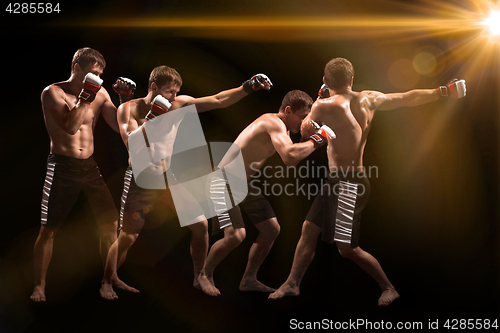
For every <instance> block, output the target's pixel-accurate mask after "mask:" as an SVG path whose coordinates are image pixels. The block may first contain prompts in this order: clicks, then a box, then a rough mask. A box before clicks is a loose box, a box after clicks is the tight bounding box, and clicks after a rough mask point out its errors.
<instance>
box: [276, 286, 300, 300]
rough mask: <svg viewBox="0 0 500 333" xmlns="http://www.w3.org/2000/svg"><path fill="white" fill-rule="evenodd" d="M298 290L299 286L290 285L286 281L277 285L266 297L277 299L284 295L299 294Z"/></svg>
mask: <svg viewBox="0 0 500 333" xmlns="http://www.w3.org/2000/svg"><path fill="white" fill-rule="evenodd" d="M299 295H300V290H299V287H296V286H292V285H290V284H287V283H286V282H285V283H284V284H282V285H281V287H279V289H278V290H276V291H275V292H274V293H272V294H271V295H269V297H268V299H279V298H283V297H285V296H299Z"/></svg>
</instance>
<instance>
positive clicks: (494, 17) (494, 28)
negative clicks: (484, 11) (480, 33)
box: [484, 11, 500, 35]
mask: <svg viewBox="0 0 500 333" xmlns="http://www.w3.org/2000/svg"><path fill="white" fill-rule="evenodd" d="M484 23H485V25H486V26H487V27H488V28H489V29H490V31H491V33H492V34H493V35H500V11H494V12H492V13H491V15H490V17H488V18H487V19H486V20H484Z"/></svg>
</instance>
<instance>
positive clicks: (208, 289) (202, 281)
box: [193, 274, 220, 296]
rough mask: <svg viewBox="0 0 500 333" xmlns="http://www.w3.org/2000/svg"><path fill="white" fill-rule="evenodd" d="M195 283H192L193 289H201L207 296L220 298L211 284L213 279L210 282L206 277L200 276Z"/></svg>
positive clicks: (217, 290)
mask: <svg viewBox="0 0 500 333" xmlns="http://www.w3.org/2000/svg"><path fill="white" fill-rule="evenodd" d="M196 280H197V282H195V283H193V286H194V287H195V288H198V289H201V290H202V291H203V292H204V293H205V294H207V295H209V296H220V291H219V289H217V288H216V287H215V286H214V284H213V282H212V281H213V279H212V281H210V280H209V279H208V278H207V276H206V275H203V274H200V275H198V278H197V279H196Z"/></svg>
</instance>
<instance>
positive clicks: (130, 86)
mask: <svg viewBox="0 0 500 333" xmlns="http://www.w3.org/2000/svg"><path fill="white" fill-rule="evenodd" d="M116 81H117V82H116V84H114V85H113V90H114V91H115V92H116V93H117V94H118V95H120V96H125V97H128V96H130V95H133V94H134V93H135V88H136V85H135V82H134V81H132V80H130V79H127V78H126V77H119V78H118V79H117V80H116ZM118 81H123V82H124V83H125V84H126V85H127V87H122V86H120V85H118Z"/></svg>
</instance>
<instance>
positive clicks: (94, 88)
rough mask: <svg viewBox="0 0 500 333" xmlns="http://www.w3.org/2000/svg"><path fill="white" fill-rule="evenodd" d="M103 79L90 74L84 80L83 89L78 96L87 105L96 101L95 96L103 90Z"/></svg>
mask: <svg viewBox="0 0 500 333" xmlns="http://www.w3.org/2000/svg"><path fill="white" fill-rule="evenodd" d="M101 86H102V79H101V78H100V77H98V76H97V75H95V74H92V73H88V74H87V75H85V78H84V79H83V89H82V91H81V92H80V95H79V96H78V99H79V100H80V101H81V102H83V103H86V104H90V103H92V102H93V101H94V99H95V95H96V94H97V92H98V91H99V89H101Z"/></svg>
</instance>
